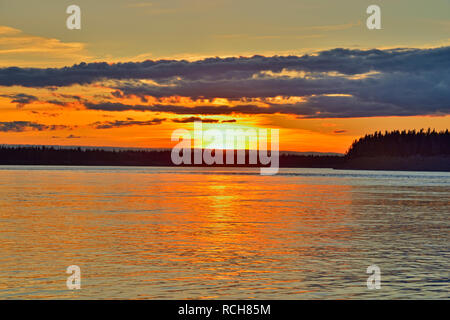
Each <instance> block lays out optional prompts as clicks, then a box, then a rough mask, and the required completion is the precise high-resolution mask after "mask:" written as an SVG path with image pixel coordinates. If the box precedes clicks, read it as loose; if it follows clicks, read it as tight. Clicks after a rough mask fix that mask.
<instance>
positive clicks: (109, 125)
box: [91, 118, 166, 129]
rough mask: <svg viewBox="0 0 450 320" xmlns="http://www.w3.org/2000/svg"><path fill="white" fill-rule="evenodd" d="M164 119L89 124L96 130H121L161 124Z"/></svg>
mask: <svg viewBox="0 0 450 320" xmlns="http://www.w3.org/2000/svg"><path fill="white" fill-rule="evenodd" d="M165 120H166V119H158V118H155V119H152V120H148V121H137V120H116V121H106V122H95V123H93V124H91V126H93V127H94V128H96V129H112V128H121V127H129V126H154V125H158V124H161V123H162V122H164V121H165Z"/></svg>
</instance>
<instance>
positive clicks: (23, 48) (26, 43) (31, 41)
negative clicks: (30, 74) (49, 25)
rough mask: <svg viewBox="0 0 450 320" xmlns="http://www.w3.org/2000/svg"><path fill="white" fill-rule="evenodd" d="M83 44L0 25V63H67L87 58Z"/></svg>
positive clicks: (36, 64)
mask: <svg viewBox="0 0 450 320" xmlns="http://www.w3.org/2000/svg"><path fill="white" fill-rule="evenodd" d="M85 51H86V50H85V44H83V43H80V42H63V41H61V40H58V39H54V38H46V37H40V36H34V35H29V34H26V33H24V32H22V31H21V30H19V29H15V28H11V27H7V26H0V61H2V62H1V63H0V65H3V66H4V65H5V64H8V65H11V64H12V63H14V64H20V65H22V66H25V65H30V66H31V65H32V66H38V65H49V63H55V62H56V63H58V64H60V65H61V64H63V65H65V64H67V63H73V62H74V61H80V60H81V59H86V58H89V57H88V56H87V55H86V52H85Z"/></svg>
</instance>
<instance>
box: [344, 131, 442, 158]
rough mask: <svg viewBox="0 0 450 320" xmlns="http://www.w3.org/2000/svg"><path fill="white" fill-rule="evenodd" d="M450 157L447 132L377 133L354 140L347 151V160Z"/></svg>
mask: <svg viewBox="0 0 450 320" xmlns="http://www.w3.org/2000/svg"><path fill="white" fill-rule="evenodd" d="M448 155H450V133H449V131H448V129H447V130H445V131H440V132H437V131H436V130H431V129H430V128H429V129H428V130H425V129H421V130H419V131H416V130H409V131H406V130H403V131H399V130H394V131H390V132H388V131H386V132H384V133H382V132H381V131H377V132H375V133H373V134H367V135H365V136H364V137H362V138H360V139H358V140H356V141H354V142H353V144H352V145H351V146H350V148H349V150H348V151H347V154H346V156H347V158H349V159H354V158H360V157H411V156H423V157H431V156H448Z"/></svg>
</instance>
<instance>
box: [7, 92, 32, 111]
mask: <svg viewBox="0 0 450 320" xmlns="http://www.w3.org/2000/svg"><path fill="white" fill-rule="evenodd" d="M0 97H4V98H10V99H11V102H12V103H17V108H23V107H24V106H26V105H27V104H30V103H32V102H35V101H39V99H38V98H37V97H35V96H32V95H29V94H25V93H18V94H2V95H0Z"/></svg>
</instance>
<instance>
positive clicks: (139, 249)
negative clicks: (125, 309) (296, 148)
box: [0, 166, 450, 299]
mask: <svg viewBox="0 0 450 320" xmlns="http://www.w3.org/2000/svg"><path fill="white" fill-rule="evenodd" d="M449 203H450V174H449V173H440V172H433V173H428V172H395V171H339V170H331V169H281V171H280V174H278V175H276V176H260V175H259V169H236V168H233V169H232V168H229V169H224V168H216V169H214V168H198V169H197V168H156V167H153V168H134V167H45V166H33V167H31V166H30V167H27V166H17V167H12V166H0V208H1V210H0V298H1V299H31V298H46V299H48V298H51V299H53V298H57V299H69V298H73V299H101V298H113V299H128V298H131V299H199V298H208V299H251V298H256V299H312V298H326V299H334V298H343V299H367V298H369V299H372V298H397V299H410V298H446V299H448V298H449V292H450V280H449V262H450V250H449V243H450V232H449V231H450V223H449V211H450V210H449V209H450V205H449ZM373 264H376V265H377V266H379V267H380V268H381V281H382V282H381V285H382V287H381V289H380V290H368V289H367V285H366V280H367V277H368V276H369V275H367V274H366V269H367V267H368V266H370V265H373ZM70 265H78V266H80V268H81V273H82V282H81V286H82V289H81V290H77V291H69V290H67V287H66V279H67V277H68V275H67V274H66V273H65V271H66V268H67V267H68V266H70Z"/></svg>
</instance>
